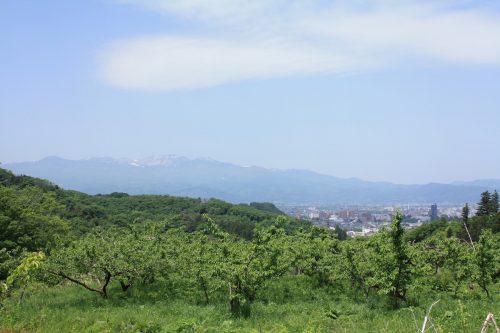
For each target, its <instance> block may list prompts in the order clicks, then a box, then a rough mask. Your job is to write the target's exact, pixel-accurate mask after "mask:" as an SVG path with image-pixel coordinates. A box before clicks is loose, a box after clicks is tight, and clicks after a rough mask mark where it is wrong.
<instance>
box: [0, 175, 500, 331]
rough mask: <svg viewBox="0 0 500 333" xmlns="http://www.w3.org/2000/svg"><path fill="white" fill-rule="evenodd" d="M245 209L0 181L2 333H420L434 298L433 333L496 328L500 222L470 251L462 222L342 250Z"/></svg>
mask: <svg viewBox="0 0 500 333" xmlns="http://www.w3.org/2000/svg"><path fill="white" fill-rule="evenodd" d="M254 206H255V207H253V206H249V205H232V204H229V203H225V202H222V201H219V200H210V201H207V202H205V201H202V200H199V199H191V198H179V197H170V196H155V195H139V196H130V195H127V194H125V193H112V194H110V195H96V196H90V195H87V194H83V193H79V192H74V191H68V190H63V189H61V188H59V187H58V186H56V185H53V184H51V183H49V182H47V181H44V180H41V179H36V178H32V177H27V176H22V177H20V176H14V175H13V174H12V173H10V172H8V171H5V170H3V169H0V225H1V228H0V287H1V289H0V332H51V333H52V332H131V333H132V332H133V333H137V332H144V333H153V332H154V333H156V332H158V333H161V332H417V331H418V329H419V327H421V325H422V321H423V318H424V316H425V314H426V313H427V309H428V308H429V306H430V304H432V303H435V302H436V301H437V300H439V302H438V303H437V304H436V305H435V306H434V308H433V310H432V314H431V318H432V323H433V325H434V326H435V327H436V332H477V331H479V329H480V327H481V325H482V322H483V320H484V318H485V317H486V315H487V314H488V313H489V312H491V313H493V314H494V315H495V316H496V317H497V318H498V314H499V312H500V303H499V298H498V296H499V294H500V293H499V292H500V289H499V287H500V286H499V284H498V278H499V274H498V267H499V266H498V262H499V259H500V253H499V252H500V251H499V247H498V246H499V244H500V239H499V233H498V231H500V228H499V227H500V213H495V212H491V213H489V215H487V216H480V217H474V218H471V219H470V220H469V221H468V224H469V227H470V231H471V237H472V241H473V242H474V243H475V244H476V246H475V248H473V247H471V246H470V244H469V243H468V239H469V238H468V237H469V236H468V235H467V234H465V232H464V230H463V224H462V223H459V222H451V223H448V222H446V221H438V222H435V223H434V222H433V223H430V224H426V225H424V226H422V228H421V229H420V230H419V229H413V230H412V234H411V235H410V234H409V233H407V232H405V231H404V230H403V229H402V228H401V217H400V216H399V217H398V216H396V217H395V218H394V221H393V223H392V225H391V227H390V230H383V231H381V232H379V233H378V234H376V235H374V236H372V237H370V238H352V239H347V240H339V239H338V238H337V236H338V234H336V233H335V232H333V231H328V230H325V229H320V228H315V227H312V226H311V225H310V224H308V223H306V222H304V221H298V220H295V219H291V218H287V217H283V216H277V215H276V214H274V213H273V212H268V211H269V210H275V208H273V206H272V205H270V204H255V205H254ZM491 207H492V209H493V205H491ZM257 208H260V209H264V210H265V211H262V210H259V209H257ZM207 214H208V215H207ZM464 235H465V236H464Z"/></svg>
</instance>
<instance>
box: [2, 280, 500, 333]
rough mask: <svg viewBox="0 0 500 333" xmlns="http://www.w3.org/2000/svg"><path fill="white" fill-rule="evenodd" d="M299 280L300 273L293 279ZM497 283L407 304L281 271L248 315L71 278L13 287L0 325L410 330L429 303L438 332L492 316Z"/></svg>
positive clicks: (498, 307) (467, 328)
mask: <svg viewBox="0 0 500 333" xmlns="http://www.w3.org/2000/svg"><path fill="white" fill-rule="evenodd" d="M297 280H299V281H297ZM498 291H499V288H498V286H495V288H494V293H493V294H494V296H493V299H486V298H485V297H484V296H483V295H481V293H479V291H471V292H469V293H468V294H467V295H463V296H462V297H461V298H454V297H453V296H452V295H450V294H448V293H441V294H436V293H428V294H421V295H419V296H418V297H417V298H415V299H414V301H413V303H414V304H413V306H411V307H410V306H407V307H403V308H401V309H398V310H393V309H391V308H390V306H388V304H387V302H386V301H385V299H384V298H381V297H377V296H376V295H373V296H371V297H370V298H369V299H366V298H365V297H364V296H362V295H351V294H346V293H344V292H342V290H341V289H335V288H318V289H313V288H311V287H310V286H309V281H307V279H303V280H302V281H301V280H300V279H283V280H280V281H275V282H273V283H271V284H269V285H268V286H267V288H265V289H264V290H263V291H262V292H261V294H260V295H259V300H260V301H258V302H256V303H254V304H253V307H252V317H251V318H249V319H234V318H231V316H230V314H229V311H228V306H227V304H226V302H225V301H224V298H223V296H224V295H223V294H221V295H220V297H219V298H216V300H215V302H214V303H213V304H209V305H202V304H198V295H196V294H195V293H193V291H191V290H186V294H185V295H178V294H172V293H169V292H168V289H167V288H166V286H165V285H163V286H159V285H152V286H148V287H136V288H135V289H133V288H132V289H130V290H129V291H128V292H127V293H122V292H121V291H120V290H119V287H118V286H112V289H111V291H110V298H109V299H107V300H104V299H102V298H100V297H99V296H98V295H97V294H93V293H90V292H88V291H85V290H83V289H81V288H79V287H77V286H68V285H67V286H55V287H51V288H36V289H32V290H30V291H28V292H27V293H26V295H25V296H24V298H23V300H22V302H20V300H19V295H13V297H11V298H9V299H8V300H6V301H5V302H4V303H3V307H2V308H1V309H0V332H2V330H4V331H6V332H8V331H14V332H50V333H54V332H145V333H146V332H214V333H219V332H417V327H418V326H420V325H421V323H422V320H423V317H424V316H425V312H426V310H427V308H428V306H429V305H430V304H431V303H432V302H433V301H435V300H436V299H438V298H439V299H441V301H440V302H439V304H438V305H436V306H435V307H434V309H433V311H432V314H431V316H432V319H433V322H434V324H435V325H436V328H437V329H438V331H439V332H443V333H444V332H474V333H475V332H478V331H479V329H480V327H481V324H482V322H483V320H484V318H485V317H486V315H487V313H488V312H492V313H494V315H495V316H496V317H500V316H499V312H500V303H499V301H498V296H497V294H498Z"/></svg>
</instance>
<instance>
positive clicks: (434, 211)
mask: <svg viewBox="0 0 500 333" xmlns="http://www.w3.org/2000/svg"><path fill="white" fill-rule="evenodd" d="M429 215H430V217H431V221H436V220H437V219H438V206H437V205H436V204H434V205H431V211H430V213H429Z"/></svg>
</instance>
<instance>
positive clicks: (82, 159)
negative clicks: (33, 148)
mask: <svg viewBox="0 0 500 333" xmlns="http://www.w3.org/2000/svg"><path fill="white" fill-rule="evenodd" d="M162 157H180V158H188V159H208V160H213V161H216V162H221V163H227V164H231V165H235V166H239V167H256V168H263V169H267V170H281V171H286V170H301V171H310V172H314V173H318V174H321V175H325V176H332V177H339V176H337V175H333V174H328V173H323V172H320V171H316V170H312V169H303V168H293V167H291V168H272V167H266V166H262V165H256V164H248V165H242V164H238V163H233V162H231V161H225V160H224V161H221V160H216V159H214V158H212V157H210V156H185V155H179V154H155V155H148V156H131V157H130V156H119V157H116V156H90V157H82V158H74V159H73V158H66V157H63V156H57V155H50V156H45V157H43V158H41V159H37V160H25V161H8V162H7V161H0V167H2V165H3V164H5V165H8V164H16V163H30V162H38V161H41V160H44V159H47V158H60V159H63V160H70V161H85V160H91V159H101V158H103V159H105V158H111V159H114V160H132V161H133V160H145V159H152V158H162ZM339 178H343V179H360V180H363V181H370V182H381V183H394V184H399V185H426V184H431V183H441V184H451V183H453V182H472V181H479V180H500V178H473V179H454V180H451V181H448V182H433V181H428V182H422V183H396V182H391V181H389V180H385V179H365V178H362V177H357V176H355V175H353V176H349V177H339Z"/></svg>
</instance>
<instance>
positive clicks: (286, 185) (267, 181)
mask: <svg viewBox="0 0 500 333" xmlns="http://www.w3.org/2000/svg"><path fill="white" fill-rule="evenodd" d="M2 167H5V168H7V169H10V170H12V171H13V172H15V173H18V174H26V175H31V176H36V177H40V178H45V179H48V180H50V181H52V182H54V183H56V184H58V185H61V186H62V187H65V188H68V189H74V190H80V191H83V192H87V193H92V194H95V193H111V192H127V193H129V194H170V195H181V196H191V197H203V198H210V197H216V198H219V199H223V200H227V201H231V202H252V201H256V202H259V201H260V202H262V201H267V202H275V203H278V202H279V203H287V204H358V203H384V204H385V203H387V204H393V203H395V204H397V203H434V202H438V203H464V202H472V201H474V200H476V199H477V198H478V197H479V194H480V193H481V192H482V191H484V190H490V189H495V188H497V189H500V181H498V180H481V181H474V182H461V184H456V183H454V184H437V183H431V184H425V185H398V184H393V183H389V182H368V181H364V180H361V179H359V178H337V177H333V176H328V175H323V174H319V173H316V172H313V171H309V170H303V169H289V170H280V169H267V168H262V167H257V166H249V167H243V166H238V165H235V164H230V163H225V162H219V161H216V160H214V159H211V158H189V157H184V156H179V155H152V156H148V157H141V158H110V157H94V158H89V159H83V160H67V159H63V158H60V157H56V156H51V157H47V158H45V159H43V160H41V161H38V162H24V163H10V164H9V163H8V164H4V165H2Z"/></svg>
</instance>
